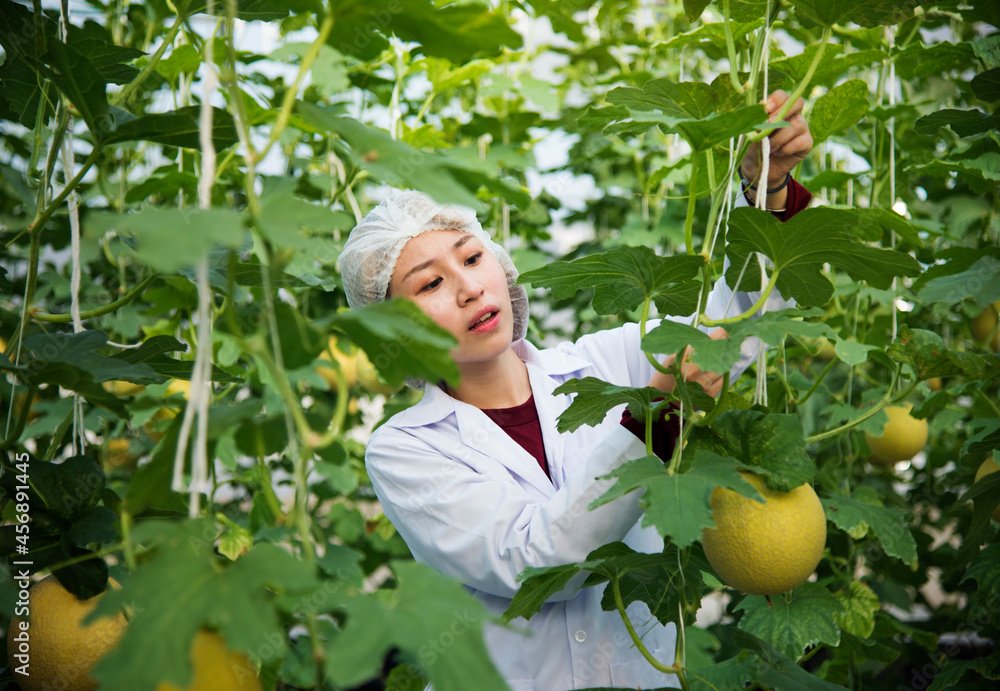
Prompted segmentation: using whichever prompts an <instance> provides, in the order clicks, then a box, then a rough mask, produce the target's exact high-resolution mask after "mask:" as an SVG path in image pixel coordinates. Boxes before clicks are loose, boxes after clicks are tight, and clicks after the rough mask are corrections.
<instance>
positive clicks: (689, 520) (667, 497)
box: [591, 450, 761, 548]
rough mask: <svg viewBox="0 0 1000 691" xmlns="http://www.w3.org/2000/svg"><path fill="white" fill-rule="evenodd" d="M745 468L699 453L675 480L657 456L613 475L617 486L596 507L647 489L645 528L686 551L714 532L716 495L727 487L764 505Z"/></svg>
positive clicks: (707, 453) (729, 459)
mask: <svg viewBox="0 0 1000 691" xmlns="http://www.w3.org/2000/svg"><path fill="white" fill-rule="evenodd" d="M741 468H745V466H743V465H742V464H740V463H738V462H737V461H735V460H733V459H732V458H723V457H722V456H719V455H717V454H715V453H712V452H711V451H701V450H699V451H696V452H695V453H694V461H693V463H691V464H690V468H688V469H687V471H686V472H683V473H677V474H675V475H670V474H669V473H668V472H667V468H666V467H665V466H664V464H663V461H661V460H660V459H659V458H657V457H656V456H645V457H643V458H640V459H638V460H635V461H630V462H628V463H625V464H624V465H622V466H621V467H619V468H617V469H616V470H614V471H613V472H612V473H611V474H609V475H608V476H607V477H608V478H614V479H615V480H617V482H616V483H615V484H614V486H612V487H611V489H609V490H608V491H607V492H606V493H605V494H604V495H603V496H602V497H601V498H600V499H597V500H596V501H595V502H594V503H593V504H592V505H591V508H594V507H597V506H601V505H603V504H607V503H608V502H610V501H614V500H615V499H617V498H619V497H622V496H624V495H625V494H628V493H629V492H631V491H633V490H636V489H640V488H645V489H646V492H645V493H644V494H643V495H642V499H641V500H640V501H641V503H642V506H643V508H644V509H645V511H644V512H643V516H642V525H644V526H650V525H651V526H655V527H656V529H657V531H659V533H660V535H663V536H664V537H669V538H670V539H671V541H672V542H673V544H675V545H677V546H678V547H680V548H684V547H687V546H689V545H690V544H692V543H693V542H695V541H696V540H699V539H701V531H702V530H703V529H705V528H714V527H715V521H714V520H713V519H712V506H711V504H710V503H709V500H710V498H711V496H712V490H713V489H715V488H716V487H725V488H727V489H731V490H733V491H734V492H738V493H740V494H742V495H743V496H745V497H749V498H751V499H754V500H757V501H760V500H761V497H760V495H759V494H758V493H757V490H755V489H754V488H753V486H752V485H750V483H748V482H747V481H746V480H744V479H743V478H742V477H740V474H739V473H738V472H737V471H738V470H739V469H741Z"/></svg>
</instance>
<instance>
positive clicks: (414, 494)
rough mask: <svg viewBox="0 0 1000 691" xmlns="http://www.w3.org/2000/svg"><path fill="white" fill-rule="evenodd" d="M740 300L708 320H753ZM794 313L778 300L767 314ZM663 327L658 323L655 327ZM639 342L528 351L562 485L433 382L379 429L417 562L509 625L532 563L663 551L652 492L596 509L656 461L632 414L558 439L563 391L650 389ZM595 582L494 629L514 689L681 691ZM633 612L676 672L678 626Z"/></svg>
mask: <svg viewBox="0 0 1000 691" xmlns="http://www.w3.org/2000/svg"><path fill="white" fill-rule="evenodd" d="M731 296H732V292H731V291H730V290H729V288H728V287H727V286H726V284H725V281H724V280H720V281H719V282H718V283H717V284H716V286H715V288H714V289H713V290H712V292H711V293H710V295H709V301H708V306H707V309H706V312H707V314H708V315H709V316H711V317H713V318H718V317H722V316H728V315H734V314H739V313H741V312H743V311H745V310H747V309H748V308H749V307H750V306H751V305H752V304H753V302H754V301H755V299H756V298H757V296H758V295H755V294H752V293H749V294H748V293H737V294H736V295H735V296H732V297H733V298H734V299H733V301H732V305H731V306H730V309H729V310H728V314H727V313H726V307H727V306H729V302H730V297H731ZM789 304H791V303H789V302H786V301H784V300H782V299H781V298H780V296H777V295H775V296H774V297H772V298H771V299H770V300H769V301H768V304H767V306H766V307H765V309H767V310H774V309H781V308H783V307H787V306H789ZM671 319H674V318H673V317H671ZM676 319H677V321H683V318H676ZM657 323H658V321H656V320H651V321H650V323H649V329H652V328H653V327H655V326H656V324H657ZM688 323H690V321H688ZM639 341H640V338H639V328H638V325H637V324H626V325H625V326H622V327H619V328H614V329H610V330H607V331H601V332H598V333H593V334H588V335H586V336H584V337H583V338H580V339H579V340H578V341H576V342H575V343H568V342H567V343H562V344H560V345H558V346H556V347H554V348H548V349H545V350H539V349H538V348H536V347H534V346H533V345H531V344H530V343H528V342H526V341H524V340H521V341H517V342H516V343H514V345H513V348H514V351H515V352H516V353H517V355H518V357H520V358H521V359H522V360H523V361H524V362H525V364H526V366H527V370H528V376H529V380H530V383H531V390H532V392H533V394H534V398H535V405H536V407H537V410H538V417H539V422H540V424H541V429H542V438H543V442H544V446H545V457H546V459H547V462H548V465H549V470H550V473H551V476H552V480H551V481H550V480H549V478H548V477H546V476H545V473H544V472H543V471H542V469H541V468H540V467H539V465H538V463H537V462H536V460H535V458H534V457H533V456H531V455H530V454H529V453H528V452H527V451H525V450H524V449H523V448H521V446H520V445H518V444H517V442H515V441H514V440H513V439H511V438H510V437H509V436H508V435H507V434H506V433H505V432H504V431H503V430H502V429H501V428H500V427H498V426H497V425H496V424H494V423H493V421H491V420H490V419H489V418H488V417H487V416H486V415H485V414H484V413H483V412H482V411H481V410H479V409H478V408H475V407H474V406H471V405H468V404H466V403H463V402H461V401H458V400H456V399H454V398H452V397H451V396H449V395H448V394H446V393H444V392H443V391H441V390H440V389H439V388H437V387H436V386H432V385H428V386H427V387H425V393H424V397H423V398H422V400H421V401H420V402H419V403H417V404H416V405H415V406H413V407H412V408H409V409H407V410H405V411H403V412H401V413H399V414H397V415H396V416H394V417H393V418H392V419H390V420H389V421H388V422H386V423H385V424H384V425H382V426H381V427H380V428H378V429H377V430H376V431H375V432H374V434H373V435H372V437H371V439H370V441H369V444H368V450H367V454H366V465H367V468H368V473H369V476H370V477H371V481H372V485H373V486H374V489H375V493H376V495H377V496H378V498H379V500H380V501H381V503H382V507H383V510H384V511H385V514H386V516H387V517H388V518H389V519H390V520H391V521H392V523H393V525H395V526H396V528H397V529H398V530H399V533H400V535H401V536H402V537H403V539H404V540H405V541H406V544H407V545H408V546H409V548H410V550H411V551H412V552H413V556H414V557H415V558H416V560H417V561H419V562H422V563H425V564H428V565H430V566H432V567H434V568H436V569H438V570H440V571H442V572H444V573H445V574H448V575H450V576H453V577H455V578H456V579H458V580H459V581H461V582H462V583H464V584H465V585H466V587H467V588H468V589H469V590H470V591H471V592H472V594H473V595H474V596H475V597H476V598H477V599H478V600H480V601H481V602H482V603H483V604H484V605H485V606H486V608H487V609H488V610H489V611H490V612H492V613H493V614H495V615H496V616H498V617H499V616H500V615H501V614H503V612H504V611H505V610H506V609H507V608H508V607H509V605H510V600H511V598H512V597H513V596H514V593H515V592H517V589H518V586H519V583H518V581H517V576H518V574H519V573H521V571H523V570H524V569H525V568H526V567H529V566H556V565H559V564H566V563H570V562H579V561H583V560H585V559H586V557H587V555H588V554H589V553H590V552H591V551H592V550H594V549H595V548H597V547H599V546H601V545H603V544H606V543H608V542H613V541H616V540H622V541H624V542H625V543H626V544H627V545H629V546H630V547H632V548H633V549H635V550H637V551H640V552H659V551H661V550H662V549H663V539H662V538H661V537H660V536H659V535H658V534H657V532H656V531H655V530H654V529H653V528H642V527H641V526H640V524H639V523H640V521H639V519H640V517H641V509H640V506H639V498H640V492H632V493H631V494H629V495H626V496H624V497H621V498H619V499H617V500H615V501H614V502H611V503H610V504H606V505H604V506H602V507H600V508H598V509H596V510H594V511H588V509H587V507H588V505H589V504H590V503H591V502H592V501H594V500H595V499H597V498H598V497H600V496H601V495H603V494H604V493H605V492H606V491H607V490H608V489H609V488H610V487H611V486H612V485H613V484H614V483H613V481H610V480H597V479H596V478H598V477H600V476H603V475H607V474H608V473H610V472H611V471H612V470H614V469H615V468H617V467H618V466H620V465H621V464H623V463H625V462H626V461H629V460H633V459H636V458H640V457H642V456H645V455H646V450H645V445H644V443H643V442H642V441H640V440H639V439H638V438H637V437H635V436H634V435H633V434H632V433H631V432H629V431H628V430H626V429H625V428H623V427H622V426H621V425H620V420H621V414H622V411H623V409H624V406H620V407H617V408H615V409H613V410H611V411H610V412H609V413H608V414H607V416H606V417H605V419H604V420H603V422H602V423H601V424H600V425H597V426H596V427H588V426H583V427H580V428H579V429H577V430H576V431H575V432H569V433H564V434H558V433H557V432H556V418H557V417H558V416H559V414H560V413H562V412H563V411H564V410H565V409H566V408H567V407H568V406H569V404H570V402H571V400H572V398H571V397H570V396H567V395H563V394H560V395H556V394H553V393H552V392H553V390H554V389H555V388H556V387H557V386H559V385H560V384H562V383H563V382H565V381H567V380H569V379H577V378H581V377H588V376H592V377H600V378H601V379H604V380H606V381H608V382H611V383H613V384H618V385H623V386H646V385H647V384H648V383H649V379H650V377H651V376H652V373H653V369H652V366H651V365H650V363H649V361H648V360H647V359H646V357H645V355H644V354H643V352H642V350H641V349H640V347H639ZM758 345H759V344H758V343H757V342H751V341H750V340H747V341H746V342H745V343H744V345H743V358H742V359H741V361H740V362H739V363H737V364H736V366H734V368H733V372H732V374H733V377H732V380H735V377H736V376H738V375H739V374H740V373H741V372H742V371H743V370H744V369H746V367H747V366H748V365H749V364H750V362H751V361H752V360H753V358H754V357H755V355H756V352H757V348H758ZM584 577H585V575H581V576H579V577H577V579H575V580H574V581H573V582H571V583H570V585H569V587H567V588H566V589H564V590H563V591H562V592H560V593H558V594H556V595H555V596H554V597H552V598H550V600H549V601H548V602H546V603H545V604H544V605H543V606H542V608H541V611H539V612H538V613H537V614H536V615H534V616H533V617H532V618H531V619H530V620H529V621H525V620H524V619H517V620H514V621H513V622H511V624H510V626H507V627H504V626H501V625H499V624H492V623H491V624H487V626H486V630H485V638H486V643H487V647H488V649H489V651H490V655H491V657H492V659H493V662H494V663H495V664H496V666H497V668H498V669H499V670H500V672H501V673H502V674H503V676H504V677H505V678H506V679H507V681H508V683H509V685H510V687H511V689H512V690H513V691H525V690H531V689H536V690H537V691H564V690H566V689H581V688H588V687H598V686H608V687H629V688H633V689H634V688H637V687H641V688H644V689H655V688H658V687H664V686H676V684H677V682H676V677H675V676H674V675H666V674H662V673H660V672H657V671H656V670H655V669H654V668H653V667H652V665H650V664H649V663H648V662H647V661H646V660H645V659H644V658H643V657H642V655H641V654H640V653H639V651H638V650H637V649H636V648H635V646H634V645H633V643H632V640H631V638H630V637H629V635H628V631H627V630H626V628H625V626H624V624H623V623H622V621H621V618H620V616H619V615H618V612H617V611H612V612H605V611H603V610H602V609H601V597H602V595H603V591H604V585H601V586H597V587H590V588H584V589H582V590H581V589H579V586H580V585H581V584H582V581H583V578H584ZM627 611H628V615H629V617H630V618H631V620H632V622H633V625H634V627H635V629H636V631H637V632H638V633H639V635H641V636H642V637H643V641H644V643H645V645H646V647H647V648H648V649H649V650H650V651H651V652H652V654H653V655H654V656H655V657H656V658H657V659H658V660H660V661H662V662H663V663H664V664H666V665H670V664H672V663H673V658H674V642H675V627H674V625H673V624H669V625H668V626H661V625H660V624H659V622H658V621H657V620H656V619H655V618H653V617H652V616H651V615H650V612H649V609H648V608H647V606H646V605H645V604H644V603H641V602H634V603H632V604H631V605H630V606H629V607H628V609H627ZM443 654H447V651H443Z"/></svg>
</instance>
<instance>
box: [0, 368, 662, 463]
mask: <svg viewBox="0 0 1000 691" xmlns="http://www.w3.org/2000/svg"><path fill="white" fill-rule="evenodd" d="M10 391H11V397H10V407H11V410H12V411H13V409H14V403H15V401H16V400H17V399H16V398H15V397H14V387H11V389H10ZM26 391H27V393H26V395H24V398H23V400H22V402H21V410H20V412H19V413H18V415H17V422H16V423H15V424H14V429H13V430H12V431H11V433H10V434H9V435H8V436H7V437H6V438H5V439H4V440H3V442H2V443H0V449H9V448H12V447H13V446H14V444H16V443H17V440H18V439H20V437H21V433H22V432H24V427H25V425H27V424H28V415H30V414H31V402H32V401H33V400H34V399H35V392H36V391H38V386H37V385H36V384H31V385H29V386H28V388H27V390H26ZM647 435H648V433H647Z"/></svg>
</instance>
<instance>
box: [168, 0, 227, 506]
mask: <svg viewBox="0 0 1000 691" xmlns="http://www.w3.org/2000/svg"><path fill="white" fill-rule="evenodd" d="M213 10H214V8H213V3H212V0H209V2H208V5H207V8H206V11H207V13H208V15H209V16H213ZM215 33H216V32H214V31H213V32H212V34H211V35H210V36H209V37H208V40H206V41H205V62H204V70H205V73H204V76H203V77H202V101H201V111H200V120H199V141H200V144H201V154H202V155H201V176H200V177H199V179H198V208H200V209H208V208H210V207H211V206H212V183H213V182H214V180H215V144H214V142H213V141H212V98H213V96H214V95H215V92H216V90H217V88H218V85H219V80H218V74H217V73H216V71H215V63H214V50H213V44H214V42H215ZM196 273H197V276H196V283H197V287H198V312H197V320H198V328H197V339H198V343H197V348H196V354H195V362H194V369H193V370H192V373H191V389H190V392H189V394H188V402H187V406H186V407H185V409H184V419H183V420H182V422H181V429H180V435H179V436H178V439H177V449H176V452H175V454H174V474H173V482H172V488H173V489H174V491H176V492H183V491H185V490H186V491H187V492H188V494H189V502H188V513H189V515H190V516H191V517H192V518H194V517H196V516H197V515H198V514H199V513H200V507H201V493H202V492H204V493H206V494H207V493H209V492H210V491H211V489H212V485H211V483H210V482H209V477H208V476H209V473H208V404H209V402H210V399H211V392H210V389H209V387H210V386H211V367H212V289H211V286H210V284H209V282H208V253H207V252H206V253H205V254H204V255H203V256H202V258H201V260H199V262H198V265H197V267H196ZM195 415H197V417H198V427H197V430H196V434H197V436H196V438H195V441H194V447H193V449H192V452H191V481H190V484H189V485H188V486H187V487H186V488H185V486H184V459H185V456H186V455H187V448H188V439H189V437H190V434H191V427H192V426H193V423H194V418H195Z"/></svg>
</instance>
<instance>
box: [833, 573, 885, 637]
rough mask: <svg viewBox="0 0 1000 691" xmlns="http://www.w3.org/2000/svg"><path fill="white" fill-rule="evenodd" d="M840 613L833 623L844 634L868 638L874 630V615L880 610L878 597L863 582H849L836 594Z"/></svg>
mask: <svg viewBox="0 0 1000 691" xmlns="http://www.w3.org/2000/svg"><path fill="white" fill-rule="evenodd" d="M837 599H838V600H840V607H841V609H840V612H839V613H838V614H837V615H836V618H835V621H836V623H837V626H839V627H840V630H841V631H842V632H844V633H850V634H853V635H855V636H857V637H859V638H868V637H869V636H871V635H872V631H874V630H875V615H876V614H877V613H878V612H879V610H881V609H882V603H881V601H879V599H878V595H876V594H875V592H874V591H873V590H872V589H871V588H870V587H869V586H868V584H867V583H865V582H864V581H851V582H850V583H848V584H847V587H846V588H844V589H843V590H841V591H840V592H838V593H837Z"/></svg>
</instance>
